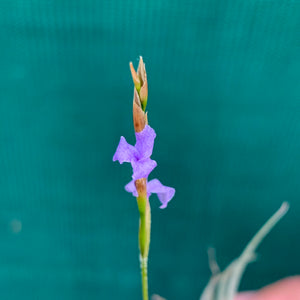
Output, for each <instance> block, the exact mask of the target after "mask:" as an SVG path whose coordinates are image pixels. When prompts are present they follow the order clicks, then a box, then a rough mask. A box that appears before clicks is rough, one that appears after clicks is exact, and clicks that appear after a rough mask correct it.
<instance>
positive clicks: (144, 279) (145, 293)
mask: <svg viewBox="0 0 300 300" xmlns="http://www.w3.org/2000/svg"><path fill="white" fill-rule="evenodd" d="M140 263H141V273H142V293H143V300H148V299H149V298H148V257H144V258H143V257H142V256H140Z"/></svg>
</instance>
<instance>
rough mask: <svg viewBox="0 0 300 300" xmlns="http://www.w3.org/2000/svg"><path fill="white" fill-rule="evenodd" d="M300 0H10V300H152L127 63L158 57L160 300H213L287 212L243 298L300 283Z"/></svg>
mask: <svg viewBox="0 0 300 300" xmlns="http://www.w3.org/2000/svg"><path fill="white" fill-rule="evenodd" d="M299 20H300V3H299V1H289V0H286V1H267V0H254V1H239V0H227V1H217V0H201V1H196V0H195V1H174V0H173V1H162V0H161V1H133V0H131V1H122V0H119V1H117V0H112V1H100V0H99V1H92V0H85V1H83V0H82V1H78V0H70V1H66V0H57V1H51V0H49V1H43V0H34V1H33V0H23V1H22V0H14V1H11V0H2V1H1V2H0V49H1V50H0V141H1V147H0V199H1V200H0V201H1V202H0V203H1V209H0V238H1V246H0V298H1V299H12V300H13V299H72V300H77V299H112V300H113V299H131V300H135V299H141V297H140V273H139V262H138V249H137V228H138V227H137V226H138V212H137V207H136V202H135V199H134V198H133V197H132V196H131V195H130V194H128V193H126V192H125V191H124V190H123V187H124V185H125V184H126V183H127V182H128V181H129V180H130V176H131V170H130V166H128V165H122V166H120V165H119V164H117V163H113V162H112V156H113V153H114V151H115V148H116V146H117V144H118V141H119V137H120V135H124V136H126V138H127V139H128V141H129V142H131V143H133V142H134V132H133V126H132V114H131V113H132V112H131V110H132V94H133V88H132V81H131V77H130V73H129V68H128V62H129V61H130V60H133V62H134V64H135V66H136V65H137V62H138V56H139V55H143V57H144V60H145V62H146V68H147V72H148V80H149V102H148V111H149V121H150V124H151V126H152V127H153V128H155V130H156V132H157V139H156V144H155V148H154V154H153V159H155V160H156V161H157V162H158V167H157V168H156V170H155V171H154V172H153V173H152V176H151V178H154V177H157V178H159V179H160V180H161V181H162V182H163V183H164V184H167V185H170V186H173V187H175V188H176V190H177V193H176V197H175V198H174V199H173V200H172V202H171V203H170V205H169V207H168V208H167V209H165V210H160V209H159V208H158V206H159V202H158V200H157V199H156V197H155V196H153V198H152V199H151V205H152V216H153V223H152V224H153V225H152V242H151V248H150V259H149V262H150V267H149V277H150V291H151V292H152V293H159V294H161V295H163V296H165V297H166V298H168V300H175V299H197V298H198V296H199V295H200V292H201V291H202V289H203V287H204V286H205V284H206V282H207V280H208V278H209V270H208V266H207V255H206V249H207V247H208V246H210V245H212V246H214V247H216V249H217V256H218V259H219V262H220V265H221V266H222V267H225V266H226V265H227V264H228V263H229V262H230V261H231V260H232V259H233V258H234V257H236V256H237V255H238V254H239V253H240V252H241V250H242V249H243V247H244V246H245V244H246V242H247V241H248V240H249V239H250V238H251V237H252V235H253V234H254V233H255V232H256V231H257V230H258V228H259V227H260V226H261V225H262V223H263V222H264V221H265V220H266V219H267V218H268V217H269V216H270V215H271V214H272V213H273V212H274V211H275V210H276V209H277V208H278V207H279V206H280V204H281V203H282V201H284V200H287V201H289V202H290V204H291V210H290V212H289V213H288V215H287V217H286V218H285V219H284V220H283V221H282V222H281V223H280V224H279V226H278V227H276V229H275V230H274V231H273V232H272V233H271V234H270V236H269V237H268V238H267V239H266V240H265V242H264V243H263V245H262V246H261V247H260V248H259V254H260V255H259V257H258V262H256V263H254V264H252V265H251V266H250V267H249V268H248V269H247V272H246V274H245V277H244V279H243V283H242V288H243V289H252V288H258V287H261V286H262V285H264V284H267V283H269V282H271V281H273V280H277V279H279V278H282V277H284V276H287V275H292V274H296V273H299V271H300V259H299V253H300V240H299V233H300V229H299V226H300V220H299V215H300V184H299V179H300V139H299V137H300V122H299V120H300V84H299V78H300V72H299V70H300V55H299V53H300V34H299V33H300V24H299Z"/></svg>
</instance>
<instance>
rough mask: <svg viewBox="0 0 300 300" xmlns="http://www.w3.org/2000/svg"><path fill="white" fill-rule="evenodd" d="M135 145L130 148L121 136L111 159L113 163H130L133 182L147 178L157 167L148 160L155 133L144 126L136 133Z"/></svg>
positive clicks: (152, 161) (147, 126)
mask: <svg viewBox="0 0 300 300" xmlns="http://www.w3.org/2000/svg"><path fill="white" fill-rule="evenodd" d="M135 136H136V143H135V146H132V145H130V144H128V143H127V141H126V139H125V138H124V137H123V136H121V139H120V143H119V145H118V148H117V150H116V153H115V155H114V157H113V161H116V160H118V161H119V162H120V164H122V163H123V162H129V163H131V166H132V169H133V174H132V178H133V179H134V180H137V179H140V178H147V177H148V175H149V174H150V173H151V171H152V170H153V169H154V168H155V167H156V166H157V163H156V161H154V160H152V159H151V158H150V156H151V154H152V150H153V145H154V139H155V137H156V134H155V131H154V130H153V129H152V128H151V127H150V126H149V125H146V126H145V128H144V130H143V131H141V132H136V133H135Z"/></svg>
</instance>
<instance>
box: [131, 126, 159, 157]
mask: <svg viewBox="0 0 300 300" xmlns="http://www.w3.org/2000/svg"><path fill="white" fill-rule="evenodd" d="M135 136H136V144H135V148H136V150H137V151H138V153H139V158H138V159H143V158H148V157H150V156H151V154H152V150H153V146H154V139H155V137H156V134H155V131H154V129H153V128H151V127H150V126H149V125H146V126H145V128H144V130H143V131H141V132H136V133H135Z"/></svg>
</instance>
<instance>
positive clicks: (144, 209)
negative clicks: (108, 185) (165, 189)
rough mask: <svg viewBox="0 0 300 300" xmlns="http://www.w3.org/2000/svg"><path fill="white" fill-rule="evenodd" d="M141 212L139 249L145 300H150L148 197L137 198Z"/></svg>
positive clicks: (149, 216)
mask: <svg viewBox="0 0 300 300" xmlns="http://www.w3.org/2000/svg"><path fill="white" fill-rule="evenodd" d="M137 202H138V207H139V212H140V228H139V248H140V266H141V275H142V294H143V300H148V299H149V298H148V253H149V245H150V229H151V213H150V205H149V200H148V199H147V197H138V198H137Z"/></svg>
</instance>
